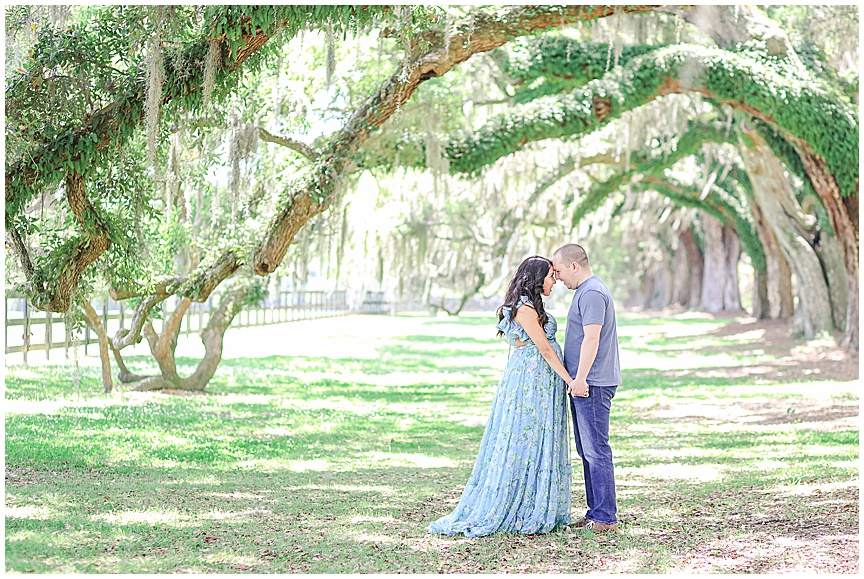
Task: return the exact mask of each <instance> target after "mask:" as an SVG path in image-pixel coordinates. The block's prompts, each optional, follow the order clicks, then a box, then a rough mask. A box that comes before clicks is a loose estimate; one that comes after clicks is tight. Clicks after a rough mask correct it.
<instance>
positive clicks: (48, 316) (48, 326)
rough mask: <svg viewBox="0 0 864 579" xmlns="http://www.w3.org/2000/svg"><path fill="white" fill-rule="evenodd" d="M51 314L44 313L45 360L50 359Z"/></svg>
mask: <svg viewBox="0 0 864 579" xmlns="http://www.w3.org/2000/svg"><path fill="white" fill-rule="evenodd" d="M52 325H53V324H52V323H51V312H45V359H46V360H50V359H51V329H52V328H51V326H52Z"/></svg>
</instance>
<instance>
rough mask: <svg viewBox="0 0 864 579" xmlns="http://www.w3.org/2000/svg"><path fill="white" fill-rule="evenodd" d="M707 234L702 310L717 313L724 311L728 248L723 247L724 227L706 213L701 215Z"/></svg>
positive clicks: (704, 230) (703, 228) (703, 227)
mask: <svg viewBox="0 0 864 579" xmlns="http://www.w3.org/2000/svg"><path fill="white" fill-rule="evenodd" d="M700 218H701V221H702V231H703V232H704V233H705V270H704V272H703V276H702V279H703V281H702V310H704V311H706V312H711V313H716V312H719V311H722V310H723V296H724V293H725V292H724V288H725V285H726V248H725V246H724V245H723V225H722V224H721V223H720V221H719V220H717V219H715V218H714V217H712V216H711V215H708V214H706V213H704V212H703V213H700Z"/></svg>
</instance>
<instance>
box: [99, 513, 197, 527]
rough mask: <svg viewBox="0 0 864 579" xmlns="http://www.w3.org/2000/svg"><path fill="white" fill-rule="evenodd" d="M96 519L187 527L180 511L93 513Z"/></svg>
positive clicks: (129, 523) (112, 522)
mask: <svg viewBox="0 0 864 579" xmlns="http://www.w3.org/2000/svg"><path fill="white" fill-rule="evenodd" d="M90 518H91V519H92V520H94V521H104V522H106V523H110V524H112V525H134V524H139V523H146V524H148V525H157V524H163V525H170V526H172V527H185V526H186V525H187V522H186V521H184V519H185V518H186V517H185V516H183V515H180V514H178V513H165V512H157V511H124V512H122V513H105V514H100V515H92V516H91V517H90Z"/></svg>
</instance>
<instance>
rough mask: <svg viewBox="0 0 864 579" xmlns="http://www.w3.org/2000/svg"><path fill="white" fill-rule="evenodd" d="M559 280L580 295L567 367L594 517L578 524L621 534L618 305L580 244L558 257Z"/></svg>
mask: <svg viewBox="0 0 864 579" xmlns="http://www.w3.org/2000/svg"><path fill="white" fill-rule="evenodd" d="M552 269H553V270H554V272H555V276H556V277H557V278H558V279H559V280H560V281H562V282H564V285H565V286H567V288H568V289H571V290H576V293H575V294H574V295H573V303H572V304H571V305H570V312H569V314H568V315H567V332H566V333H565V335H564V366H565V367H566V368H567V372H568V373H569V374H570V375H571V376H575V379H574V380H573V381H572V382H571V383H570V385H569V387H568V392H569V394H570V411H571V413H572V415H573V432H574V436H575V438H576V452H578V453H579V457H580V458H581V459H582V469H583V472H584V474H585V496H586V499H587V502H588V512H587V513H585V516H584V517H583V518H582V520H580V521H579V522H577V523H576V524H575V526H576V527H582V528H586V529H591V530H593V531H594V532H606V531H616V530H618V518H617V513H618V508H617V506H616V504H615V474H614V467H613V464H612V449H611V448H610V446H609V412H610V410H611V408H612V398H614V397H615V391H616V390H617V389H618V386H619V385H620V384H621V367H620V365H619V363H618V330H617V327H616V323H615V304H614V302H613V301H612V294H610V293H609V288H608V287H606V284H605V283H603V281H602V280H601V279H600V278H599V277H597V276H596V275H594V274H593V273H592V272H591V267H590V265H589V264H588V255H587V254H586V253H585V250H584V249H583V248H582V247H581V246H579V245H576V244H573V243H571V244H568V245H565V246H564V247H561V248H560V249H558V250H557V251H556V252H555V254H554V255H553V256H552Z"/></svg>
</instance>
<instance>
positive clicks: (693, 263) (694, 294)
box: [678, 225, 705, 310]
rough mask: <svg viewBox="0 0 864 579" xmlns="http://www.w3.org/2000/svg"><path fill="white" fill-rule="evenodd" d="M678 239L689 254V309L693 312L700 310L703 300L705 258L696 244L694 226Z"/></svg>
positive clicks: (682, 233) (689, 227) (688, 228)
mask: <svg viewBox="0 0 864 579" xmlns="http://www.w3.org/2000/svg"><path fill="white" fill-rule="evenodd" d="M678 239H679V240H680V241H681V242H682V243H683V244H684V250H685V251H686V252H687V264H688V268H689V270H690V290H689V294H690V298H689V301H688V307H689V308H690V309H691V310H693V309H697V308H699V306H700V304H701V300H702V278H703V276H704V272H705V257H704V256H703V255H702V250H701V249H699V245H698V244H697V243H696V237H694V235H693V226H692V225H690V226H688V227H687V228H686V229H685V230H684V231H682V232H681V234H680V235H679V237H678Z"/></svg>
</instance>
